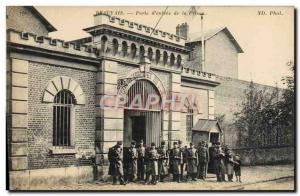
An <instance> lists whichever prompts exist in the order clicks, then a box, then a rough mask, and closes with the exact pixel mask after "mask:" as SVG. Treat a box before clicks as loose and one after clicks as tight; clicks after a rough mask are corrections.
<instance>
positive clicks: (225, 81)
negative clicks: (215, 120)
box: [215, 76, 275, 148]
mask: <svg viewBox="0 0 300 196" xmlns="http://www.w3.org/2000/svg"><path fill="white" fill-rule="evenodd" d="M216 80H217V81H218V82H220V85H219V86H217V87H216V88H215V114H216V116H217V117H218V116H221V115H225V116H224V120H223V122H222V125H221V126H222V129H223V131H224V135H223V138H224V141H225V143H226V144H228V145H229V146H230V147H233V148H235V147H236V145H237V140H238V139H237V134H236V133H237V131H236V130H235V128H234V126H233V125H232V123H233V122H234V113H235V112H238V111H240V109H241V103H242V101H243V99H244V92H245V90H246V89H247V88H248V87H249V85H250V82H248V81H244V80H238V79H233V78H229V77H222V76H217V77H216ZM254 85H255V88H257V89H265V90H266V91H269V92H271V91H273V90H275V87H272V86H267V85H262V84H257V83H254Z"/></svg>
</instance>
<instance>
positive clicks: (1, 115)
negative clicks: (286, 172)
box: [0, 0, 300, 195]
mask: <svg viewBox="0 0 300 196" xmlns="http://www.w3.org/2000/svg"><path fill="white" fill-rule="evenodd" d="M0 5H1V6H0V21H1V22H0V26H1V28H0V35H1V36H0V43H1V46H2V47H0V59H1V65H2V66H1V67H2V68H1V69H0V84H2V85H1V86H0V92H1V95H0V104H1V105H0V106H1V107H0V126H1V129H0V130H1V131H0V134H1V135H0V138H1V140H2V141H1V147H2V148H1V149H0V150H1V152H0V154H1V155H2V159H1V162H0V168H1V174H2V175H1V178H0V184H1V194H3V195H8V194H9V192H7V191H5V184H6V178H5V175H4V174H5V165H6V162H5V161H6V158H5V156H6V145H5V144H6V141H5V137H6V133H5V130H6V129H5V125H6V119H5V118H6V113H5V110H6V108H5V107H6V106H5V100H6V98H5V96H6V95H5V94H6V93H5V92H6V79H5V73H6V72H5V71H6V70H5V67H6V66H5V65H6V58H5V57H6V43H5V42H6V36H5V35H6V31H5V29H6V27H5V25H6V24H5V18H6V17H5V6H7V5H66V6H76V5H90V6H93V5H97V6H105V5H106V6H107V5H112V6H113V5H114V6H120V5H126V6H130V5H132V6H136V5H161V6H164V5H182V6H189V5H199V6H200V5H212V6H217V5H218V6H234V5H236V6H238V5H239V6H241V5H242V6H251V5H252V6H267V5H269V6H271V5H273V6H281V5H292V6H295V7H296V8H299V7H300V6H299V5H300V1H299V0H277V1H275V0H264V1H262V0H256V1H255V0H243V1H241V0H226V1H225V0H202V1H197V0H184V1H183V0H165V1H161V0H151V1H149V0H148V1H147V0H131V1H122V0H72V1H61V0H51V1H50V0H49V1H41V0H2V1H1V2H0ZM298 14H299V10H298ZM297 26H299V20H297ZM297 36H298V33H297ZM298 54H299V50H297V54H296V55H297V56H299V55H298ZM298 73H299V69H298V71H297V76H298ZM298 80H299V78H298ZM298 90H299V88H297V91H298ZM298 98H299V95H298ZM297 109H299V104H298V107H297ZM297 117H298V118H297V121H298V120H299V115H298V116H297ZM297 136H298V138H297V141H298V139H299V133H297ZM297 152H298V154H297V158H299V150H298V149H297ZM297 169H298V170H299V167H298V168H297ZM298 173H299V172H297V176H298ZM297 181H298V185H297V188H298V189H299V180H297ZM30 194H34V193H30ZM50 194H53V195H54V194H55V195H63V194H66V193H50ZM68 194H70V193H68ZM71 194H72V193H71ZM80 194H81V195H83V194H89V193H80ZM98 194H101V195H108V194H109V195H116V194H118V193H117V192H116V193H113V194H112V193H98ZM130 194H132V193H130ZM136 194H140V193H136ZM143 194H147V195H150V194H152V193H143ZM160 194H163V195H165V194H174V193H160ZM180 194H183V193H180ZM194 194H195V193H194ZM196 194H201V195H208V194H209V193H196ZM219 194H226V193H219ZM228 194H232V193H228ZM235 194H236V193H235ZM240 194H242V193H238V194H237V195H240ZM256 194H257V195H265V193H256Z"/></svg>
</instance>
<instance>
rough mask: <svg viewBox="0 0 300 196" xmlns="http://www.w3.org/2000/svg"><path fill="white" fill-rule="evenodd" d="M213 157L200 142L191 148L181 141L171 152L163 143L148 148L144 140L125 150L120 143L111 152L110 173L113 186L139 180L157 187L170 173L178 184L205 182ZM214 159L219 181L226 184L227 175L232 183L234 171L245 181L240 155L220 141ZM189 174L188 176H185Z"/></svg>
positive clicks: (191, 144) (175, 143)
mask: <svg viewBox="0 0 300 196" xmlns="http://www.w3.org/2000/svg"><path fill="white" fill-rule="evenodd" d="M123 151H124V152H123ZM209 154H210V153H209V150H208V146H207V142H206V141H202V142H199V145H198V147H197V148H196V147H195V146H194V144H193V143H190V144H189V147H187V146H182V142H181V141H178V142H174V143H173V148H172V149H168V148H167V145H166V142H165V141H162V142H161V145H160V146H159V147H157V146H156V145H155V143H151V146H150V147H145V145H144V142H143V140H141V141H140V143H139V145H138V146H136V142H135V141H133V142H131V146H130V147H129V148H126V149H124V150H123V148H122V142H117V144H116V145H115V146H113V147H111V148H110V149H109V152H108V160H109V163H110V165H109V172H108V174H109V175H111V176H112V177H113V184H117V182H118V180H119V182H120V184H122V185H126V184H127V183H129V182H136V181H144V182H145V184H157V183H158V182H159V181H160V182H164V180H165V178H166V177H167V176H168V175H169V174H172V176H173V181H176V182H178V183H180V182H182V181H189V180H193V181H197V179H202V180H205V178H206V174H207V169H208V162H209V160H210V157H209ZM212 156H213V157H212V160H213V164H214V170H215V173H216V176H217V181H218V182H222V181H225V174H226V173H227V175H228V181H232V179H233V172H235V174H236V177H237V181H240V182H241V179H240V176H241V169H240V166H241V161H240V158H239V156H238V155H236V156H233V153H232V152H231V150H230V149H229V148H228V147H225V148H224V147H222V146H221V145H220V143H219V142H217V143H216V144H214V146H213V148H212ZM185 173H187V174H186V175H184V174H185ZM150 179H151V180H150Z"/></svg>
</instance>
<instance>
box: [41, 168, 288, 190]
mask: <svg viewBox="0 0 300 196" xmlns="http://www.w3.org/2000/svg"><path fill="white" fill-rule="evenodd" d="M40 190H91V191H97V190H99V191H101V190H113V191H118V190H120V191H121V190H129V191H130V190H132V191H134V190H152V191H157V190H164V191H174V190H193V191H197V190H221V191H229V190H245V191H246V190H294V165H277V166H253V167H243V168H242V183H240V182H235V177H234V182H221V183H220V182H216V177H215V176H214V175H213V174H209V175H208V178H207V179H206V181H202V180H198V181H196V182H191V181H189V182H182V183H177V182H170V181H167V182H163V183H158V184H157V185H144V184H143V183H142V182H139V183H130V184H127V185H126V186H124V185H112V184H111V182H106V183H104V182H90V183H84V184H73V185H68V186H56V187H40Z"/></svg>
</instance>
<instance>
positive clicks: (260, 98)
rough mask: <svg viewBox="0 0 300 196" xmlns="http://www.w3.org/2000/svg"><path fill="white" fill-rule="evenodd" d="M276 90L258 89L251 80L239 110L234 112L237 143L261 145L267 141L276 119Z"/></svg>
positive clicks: (241, 144)
mask: <svg viewBox="0 0 300 196" xmlns="http://www.w3.org/2000/svg"><path fill="white" fill-rule="evenodd" d="M277 94H278V90H273V91H272V90H268V91H267V89H266V88H262V89H258V88H257V86H255V85H254V83H253V82H252V81H251V82H250V84H249V87H248V89H246V90H245V92H244V100H243V101H242V103H241V110H240V111H239V112H236V113H234V116H235V122H234V125H235V127H236V128H237V129H238V140H239V143H238V145H240V146H245V147H254V146H262V145H265V144H266V143H268V141H269V140H270V139H269V136H270V135H271V132H272V129H273V123H274V122H275V119H276V116H277V114H276V112H275V110H274V107H275V106H274V104H275V103H276V97H277Z"/></svg>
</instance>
